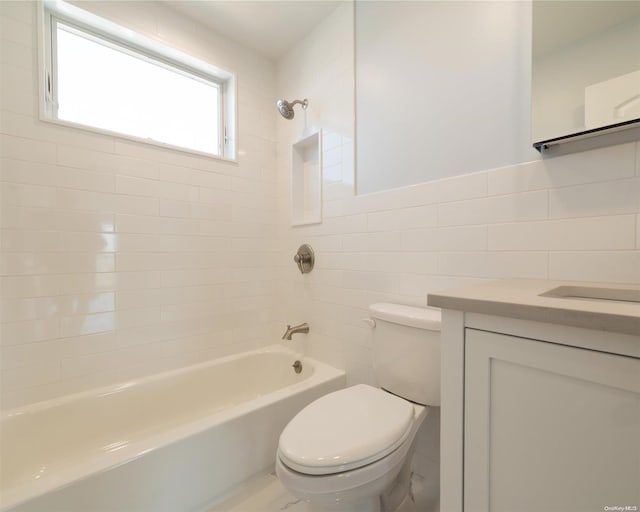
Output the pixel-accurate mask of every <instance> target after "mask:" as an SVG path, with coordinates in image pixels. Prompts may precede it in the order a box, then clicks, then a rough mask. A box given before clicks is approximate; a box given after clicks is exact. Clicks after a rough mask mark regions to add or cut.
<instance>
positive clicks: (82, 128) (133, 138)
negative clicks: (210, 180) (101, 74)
mask: <svg viewBox="0 0 640 512" xmlns="http://www.w3.org/2000/svg"><path fill="white" fill-rule="evenodd" d="M39 117H40V121H42V122H45V123H50V124H54V125H57V126H64V127H66V128H72V129H75V130H80V131H83V132H89V133H94V134H97V135H104V136H106V137H113V138H114V139H120V140H125V141H129V142H137V143H139V144H145V145H149V146H153V147H156V148H160V149H168V150H171V151H175V152H179V153H184V154H186V155H191V156H199V157H204V158H210V159H212V160H220V161H222V162H227V163H233V164H237V163H238V158H237V157H235V158H229V157H226V156H220V155H216V154H214V153H206V152H204V151H198V150H196V149H189V148H185V147H182V146H174V145H173V144H167V143H164V142H160V141H156V140H153V139H143V138H142V137H136V136H134V135H124V134H122V133H118V132H112V131H109V130H104V129H102V128H94V127H93V126H87V125H84V124H78V123H73V122H70V121H62V120H60V119H52V118H50V117H47V116H43V115H40V116H39Z"/></svg>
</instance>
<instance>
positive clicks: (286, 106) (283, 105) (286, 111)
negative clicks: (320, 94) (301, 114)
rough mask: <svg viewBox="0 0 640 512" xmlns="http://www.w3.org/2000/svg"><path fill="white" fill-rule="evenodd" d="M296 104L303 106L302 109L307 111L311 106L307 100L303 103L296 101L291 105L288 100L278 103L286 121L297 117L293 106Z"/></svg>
mask: <svg viewBox="0 0 640 512" xmlns="http://www.w3.org/2000/svg"><path fill="white" fill-rule="evenodd" d="M296 103H299V104H300V105H302V108H303V109H305V110H306V108H307V107H308V106H309V100H307V98H305V99H304V100H302V101H300V100H294V101H292V102H291V103H289V102H288V101H287V100H278V103H276V105H277V107H278V111H279V112H280V115H281V116H282V117H284V118H285V119H293V117H294V116H295V115H296V113H295V112H294V111H293V106H294V105H295V104H296Z"/></svg>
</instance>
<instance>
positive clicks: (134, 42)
mask: <svg viewBox="0 0 640 512" xmlns="http://www.w3.org/2000/svg"><path fill="white" fill-rule="evenodd" d="M38 18H39V19H38V22H39V23H38V26H39V30H38V33H39V37H38V57H39V70H40V80H39V82H40V94H39V100H40V101H39V103H40V119H41V120H42V121H46V122H50V123H54V124H58V125H63V126H68V127H73V128H77V129H81V130H85V131H90V132H94V133H100V134H104V135H109V136H113V137H118V138H121V139H126V140H133V141H136V142H141V143H144V144H151V145H153V146H160V147H163V148H169V149H174V150H178V151H183V152H187V153H194V154H197V155H205V156H208V157H211V158H218V159H222V160H229V161H233V162H237V150H236V148H237V102H236V98H237V82H236V76H235V74H233V73H231V72H229V71H226V70H223V69H220V68H218V67H216V66H213V65H211V64H209V63H207V62H204V61H202V60H200V59H197V58H195V57H192V56H190V55H187V54H186V53H183V52H181V51H179V50H177V49H175V48H172V47H170V46H167V45H165V44H163V43H160V42H158V41H155V40H153V39H151V38H148V37H146V36H144V35H142V34H139V33H136V32H133V31H131V30H129V29H127V28H125V27H123V26H120V25H117V24H115V23H113V22H111V21H109V20H106V19H104V18H101V17H99V16H96V15H94V14H92V13H90V12H88V11H85V10H84V9H80V8H78V7H76V6H74V5H71V4H68V3H66V2H64V1H62V0H42V1H41V2H40V6H39V9H38ZM57 23H61V24H63V25H64V26H65V27H69V28H71V29H72V30H73V31H76V30H77V31H78V33H79V34H80V35H82V36H83V37H87V38H89V39H91V40H94V41H96V42H99V43H100V44H105V45H106V46H110V47H112V48H115V49H118V50H120V51H124V52H126V53H128V54H129V55H133V56H135V57H138V58H142V59H144V60H147V61H148V62H152V63H154V64H156V65H161V66H163V67H166V68H167V69H170V70H172V71H176V72H179V73H183V74H185V75H187V76H190V77H196V78H197V79H200V80H202V81H203V82H206V83H209V84H211V83H213V84H215V85H217V87H218V88H219V91H220V94H219V105H218V107H219V120H218V121H219V126H218V134H219V140H218V149H219V153H218V154H214V153H208V152H204V151H198V150H195V149H191V148H188V147H183V146H175V145H172V144H168V143H164V142H161V141H156V140H150V139H146V138H143V137H136V136H133V135H128V134H124V133H119V132H114V131H110V130H106V129H103V128H97V127H94V126H90V125H85V124H80V123H74V122H71V121H66V120H62V119H58V117H57V101H56V100H57V98H56V91H57V83H56V81H55V80H56V74H55V72H54V70H55V69H56V66H55V58H56V30H55V26H56V24H57Z"/></svg>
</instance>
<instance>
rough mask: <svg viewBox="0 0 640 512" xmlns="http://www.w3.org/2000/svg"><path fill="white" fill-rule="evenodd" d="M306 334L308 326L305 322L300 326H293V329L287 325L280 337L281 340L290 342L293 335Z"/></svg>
mask: <svg viewBox="0 0 640 512" xmlns="http://www.w3.org/2000/svg"><path fill="white" fill-rule="evenodd" d="M308 332H309V324H308V323H307V322H305V323H303V324H300V325H294V326H293V327H291V326H290V325H287V330H286V331H285V333H284V335H283V336H282V339H283V340H290V339H291V336H293V335H294V334H298V333H303V334H306V333H308Z"/></svg>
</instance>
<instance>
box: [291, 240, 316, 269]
mask: <svg viewBox="0 0 640 512" xmlns="http://www.w3.org/2000/svg"><path fill="white" fill-rule="evenodd" d="M293 261H295V262H296V265H298V270H300V273H301V274H308V273H309V272H311V270H313V265H314V263H315V257H314V254H313V249H312V248H311V246H310V245H307V244H303V245H301V246H300V247H299V248H298V252H297V253H296V254H295V255H294V256H293Z"/></svg>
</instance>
